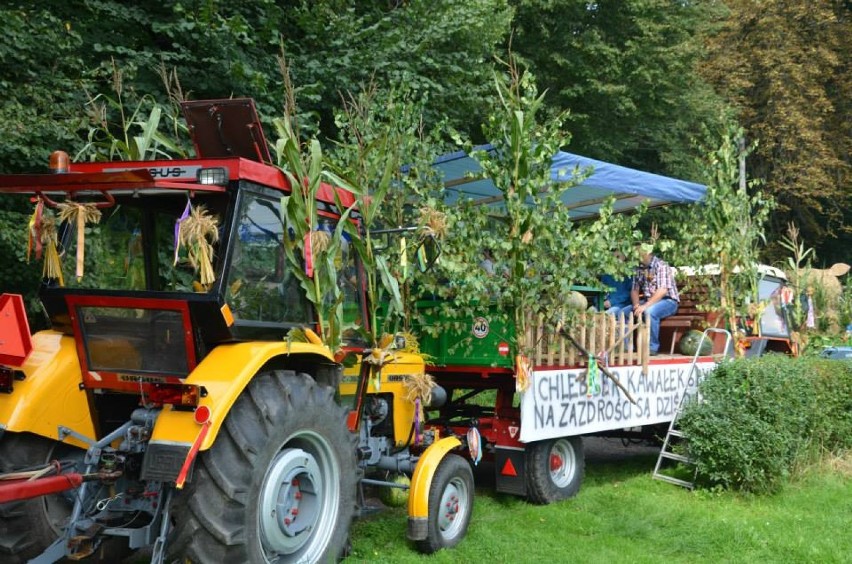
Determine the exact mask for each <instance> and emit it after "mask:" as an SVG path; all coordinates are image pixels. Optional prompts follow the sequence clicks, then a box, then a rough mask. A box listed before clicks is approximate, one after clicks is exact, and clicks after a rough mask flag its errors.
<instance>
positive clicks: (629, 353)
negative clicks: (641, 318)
mask: <svg viewBox="0 0 852 564" xmlns="http://www.w3.org/2000/svg"><path fill="white" fill-rule="evenodd" d="M627 322H628V323H629V324H630V327H633V312H632V311H631V312H630V313H629V314H628V315H627ZM633 337H634V335H633V333H630V336H629V337H627V338H628V339H629V340H628V341H627V364H631V365H632V364H633V351H634V350H636V347H634V346H633V341H634V338H633Z"/></svg>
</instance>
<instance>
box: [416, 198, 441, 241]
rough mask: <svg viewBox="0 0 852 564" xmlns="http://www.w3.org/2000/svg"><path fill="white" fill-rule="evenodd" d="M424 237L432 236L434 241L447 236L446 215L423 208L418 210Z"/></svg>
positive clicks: (426, 207) (432, 209)
mask: <svg viewBox="0 0 852 564" xmlns="http://www.w3.org/2000/svg"><path fill="white" fill-rule="evenodd" d="M418 223H419V224H420V225H422V226H423V227H422V230H423V234H424V235H427V236H428V235H432V236H433V237H435V238H436V239H443V238H444V236H445V235H446V234H447V214H445V213H444V212H441V211H438V210H436V209H434V208H430V207H428V206H424V207H422V208H420V221H419V222H418Z"/></svg>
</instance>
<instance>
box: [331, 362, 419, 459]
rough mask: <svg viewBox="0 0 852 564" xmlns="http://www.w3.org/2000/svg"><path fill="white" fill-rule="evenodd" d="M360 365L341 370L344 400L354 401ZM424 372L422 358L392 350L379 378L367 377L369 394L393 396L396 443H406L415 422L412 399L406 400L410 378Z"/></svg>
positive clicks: (341, 386)
mask: <svg viewBox="0 0 852 564" xmlns="http://www.w3.org/2000/svg"><path fill="white" fill-rule="evenodd" d="M360 369H361V368H360V365H359V364H356V365H355V366H353V367H350V368H347V369H346V370H345V371H344V372H343V380H342V381H341V384H340V388H339V390H340V396H341V399H342V401H343V403H344V405H346V404H353V402H354V399H355V394H356V393H357V391H358V374H359V373H360ZM425 372H426V364H425V363H424V362H423V357H422V356H420V355H419V354H415V353H402V352H400V353H394V354H393V358H392V360H391V361H390V362H389V363H388V364H385V365H384V366H383V367H382V369H381V378H380V379H374V378H372V377H371V378H370V382H369V383H368V385H367V393H368V394H380V393H381V394H392V395H393V406H392V413H393V436H394V443H395V444H396V445H397V446H404V445H406V444H407V442H408V439H409V437H410V436H412V435H411V426H412V425H413V424H414V412H415V405H414V402H413V401H412V400H410V399H408V394H409V387H408V380H409V378H410V377H412V376H414V377H417V376H422V375H423V374H424V373H425Z"/></svg>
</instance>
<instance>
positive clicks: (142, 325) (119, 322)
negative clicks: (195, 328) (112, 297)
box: [77, 306, 189, 376]
mask: <svg viewBox="0 0 852 564" xmlns="http://www.w3.org/2000/svg"><path fill="white" fill-rule="evenodd" d="M77 315H78V316H79V322H80V327H81V329H82V333H83V342H84V343H85V346H86V356H87V364H88V367H89V370H90V371H94V372H97V371H99V370H102V371H105V372H144V373H151V374H158V375H168V376H184V375H186V374H187V373H188V372H189V363H188V361H187V344H186V341H185V340H184V334H185V331H184V326H183V317H182V313H181V312H180V311H174V310H160V309H137V308H119V307H89V306H79V307H78V308H77Z"/></svg>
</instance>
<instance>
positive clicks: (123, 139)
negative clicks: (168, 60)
mask: <svg viewBox="0 0 852 564" xmlns="http://www.w3.org/2000/svg"><path fill="white" fill-rule="evenodd" d="M123 80H124V79H123V72H122V70H121V69H119V68H118V67H117V66H116V65H115V62H113V69H112V89H113V95H112V96H108V95H106V94H98V95H96V96H95V97H94V98H92V99H91V100H89V102H88V113H89V116H90V118H91V121H90V124H89V127H88V134H87V136H86V141H87V142H86V144H85V145H84V146H83V148H82V149H80V151H79V152H78V153H77V155H76V156H75V157H74V160H75V161H79V160H87V161H118V160H122V161H145V160H155V159H170V158H172V156H186V153H187V151H186V150H185V147H182V146H181V141H180V137H178V136H175V137H174V138H172V137H170V136H168V135H165V134H163V132H162V131H160V129H161V125H160V124H161V119H162V118H163V114H164V111H165V112H167V116H168V119H169V121H170V122H171V123H172V124H173V130H172V132H173V133H181V134H185V133H187V128H186V125H185V123H183V122H182V121H179V120H178V116H177V113H178V107H177V105H175V104H172V105H171V106H169V107H167V108H165V110H164V108H163V106H161V105H160V104H159V103H158V102H157V101H156V99H155V98H154V97H153V96H151V95H149V94H144V95H142V96H138V95H137V94H136V92H134V91H133V90H132V89H131V90H130V91H128V92H125V88H124V84H123ZM166 86H167V87H168V86H169V85H168V83H167V84H166ZM178 86H179V85H178ZM185 138H186V136H184V139H185ZM184 143H185V141H184Z"/></svg>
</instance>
